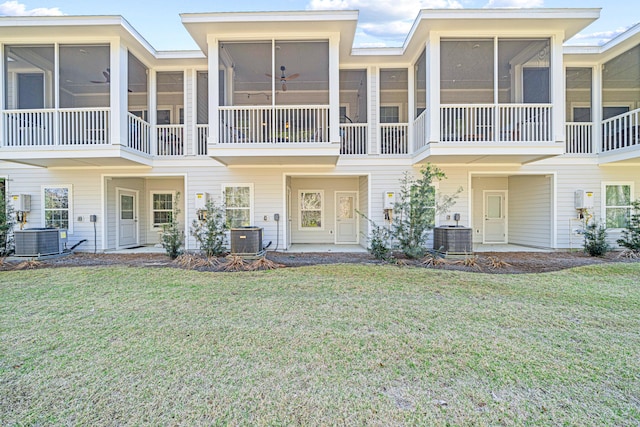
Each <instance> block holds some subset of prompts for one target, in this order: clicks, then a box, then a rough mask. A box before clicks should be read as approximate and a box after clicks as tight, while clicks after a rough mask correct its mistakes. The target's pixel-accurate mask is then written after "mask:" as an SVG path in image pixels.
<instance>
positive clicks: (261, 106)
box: [218, 40, 329, 145]
mask: <svg viewBox="0 0 640 427" xmlns="http://www.w3.org/2000/svg"><path fill="white" fill-rule="evenodd" d="M219 53H220V57H219V58H220V60H219V63H220V74H219V80H220V81H219V90H220V98H219V100H218V101H219V104H220V106H219V107H218V118H219V132H218V143H220V144H243V145H244V144H265V143H272V144H285V145H286V144H292V143H293V144H297V143H304V144H316V143H328V142H329V45H328V42H327V41H324V40H319V41H291V40H264V41H254V42H233V41H229V42H223V43H220V50H219Z"/></svg>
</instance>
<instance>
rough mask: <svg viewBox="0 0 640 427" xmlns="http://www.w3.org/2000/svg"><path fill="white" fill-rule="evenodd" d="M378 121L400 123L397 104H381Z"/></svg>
mask: <svg viewBox="0 0 640 427" xmlns="http://www.w3.org/2000/svg"><path fill="white" fill-rule="evenodd" d="M380 123H400V107H398V106H397V105H383V106H381V107H380Z"/></svg>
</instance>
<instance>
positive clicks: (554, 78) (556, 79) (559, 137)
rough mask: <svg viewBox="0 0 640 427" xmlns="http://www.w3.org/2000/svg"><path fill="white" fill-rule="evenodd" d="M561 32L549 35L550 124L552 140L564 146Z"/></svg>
mask: <svg viewBox="0 0 640 427" xmlns="http://www.w3.org/2000/svg"><path fill="white" fill-rule="evenodd" d="M562 40H564V34H563V33H557V34H555V35H554V36H552V37H551V40H550V42H551V105H552V107H551V126H552V133H551V136H552V138H553V139H552V140H553V141H555V142H556V143H560V144H562V145H563V147H566V140H567V137H566V126H565V123H566V120H565V108H564V106H565V105H566V102H565V73H564V62H563V58H562Z"/></svg>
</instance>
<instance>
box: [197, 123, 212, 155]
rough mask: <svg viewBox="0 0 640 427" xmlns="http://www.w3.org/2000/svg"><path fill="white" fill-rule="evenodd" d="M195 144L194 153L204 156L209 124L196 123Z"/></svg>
mask: <svg viewBox="0 0 640 427" xmlns="http://www.w3.org/2000/svg"><path fill="white" fill-rule="evenodd" d="M196 133H197V138H198V140H197V146H196V155H198V156H205V155H206V154H207V139H208V138H209V125H201V124H199V125H196Z"/></svg>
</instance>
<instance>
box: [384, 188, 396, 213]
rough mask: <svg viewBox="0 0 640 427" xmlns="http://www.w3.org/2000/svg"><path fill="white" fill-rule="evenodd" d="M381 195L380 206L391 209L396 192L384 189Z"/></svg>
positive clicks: (394, 201)
mask: <svg viewBox="0 0 640 427" xmlns="http://www.w3.org/2000/svg"><path fill="white" fill-rule="evenodd" d="M382 196H383V199H382V208H383V209H393V205H394V204H395V203H396V193H394V192H393V191H385V192H384V194H383V195H382Z"/></svg>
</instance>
